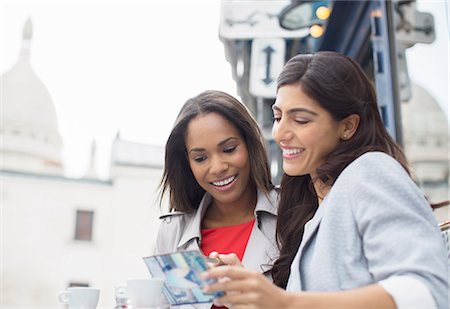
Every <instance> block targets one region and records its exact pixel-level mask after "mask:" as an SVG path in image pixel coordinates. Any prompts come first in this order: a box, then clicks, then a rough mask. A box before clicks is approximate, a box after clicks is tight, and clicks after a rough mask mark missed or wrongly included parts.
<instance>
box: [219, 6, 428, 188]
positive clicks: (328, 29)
mask: <svg viewBox="0 0 450 309" xmlns="http://www.w3.org/2000/svg"><path fill="white" fill-rule="evenodd" d="M319 8H320V9H323V8H325V9H328V10H329V11H330V12H331V14H330V15H329V16H326V18H318V17H319V14H318V13H319V11H318V9H319ZM230 21H231V22H230ZM316 26H318V27H319V28H320V29H319V30H321V31H322V30H323V33H321V32H320V31H319V35H317V34H316V35H314V33H313V32H312V30H313V29H312V28H313V27H316ZM219 36H220V38H221V40H222V42H223V44H224V47H225V54H226V59H227V60H228V61H229V62H230V64H231V66H232V72H233V78H234V80H235V81H236V84H237V88H238V94H239V95H240V96H241V98H242V100H243V102H244V103H245V104H246V105H247V106H248V107H249V109H250V110H251V111H252V112H253V113H254V114H255V116H256V119H257V120H258V123H259V124H260V126H261V128H262V130H263V132H264V135H265V138H266V140H267V144H268V149H269V158H270V160H271V162H272V174H273V178H274V182H275V183H278V181H279V177H280V176H281V174H282V168H281V156H280V153H279V150H278V147H276V145H274V142H273V140H272V137H271V127H272V111H271V105H272V104H273V102H274V99H275V89H276V88H275V87H276V84H275V83H276V76H277V75H278V73H279V71H280V70H281V68H282V65H283V64H284V63H285V62H286V61H287V60H289V59H290V58H291V57H293V56H294V55H296V54H299V53H312V52H316V51H320V50H332V51H337V52H340V53H343V54H346V55H348V56H350V57H352V58H353V59H355V60H356V61H357V62H358V63H359V64H360V65H361V66H362V68H363V69H364V71H365V72H366V73H367V75H368V76H369V77H370V78H371V79H372V80H373V82H374V84H375V87H376V91H377V96H378V102H379V107H380V112H381V115H382V117H383V121H384V123H385V125H386V128H387V129H388V131H389V133H390V134H391V135H392V136H393V138H394V139H395V140H396V141H397V142H398V143H399V144H400V145H402V143H403V140H402V130H401V121H400V120H401V112H400V103H401V101H407V100H408V99H409V97H410V86H409V78H408V72H407V65H406V61H405V56H404V52H405V49H406V48H408V47H411V46H413V45H414V44H415V43H419V42H420V43H431V42H433V40H434V21H433V16H432V15H431V14H428V13H422V12H418V11H417V10H416V3H415V0H367V1H351V0H329V1H322V0H321V1H312V0H292V1H279V0H277V1H258V0H255V1H242V2H241V1H233V0H229V1H223V2H222V11H221V26H220V29H219Z"/></svg>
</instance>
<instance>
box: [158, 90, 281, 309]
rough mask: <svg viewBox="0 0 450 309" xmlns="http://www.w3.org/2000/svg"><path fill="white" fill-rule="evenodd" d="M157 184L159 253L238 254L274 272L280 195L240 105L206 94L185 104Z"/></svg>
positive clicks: (257, 134)
mask: <svg viewBox="0 0 450 309" xmlns="http://www.w3.org/2000/svg"><path fill="white" fill-rule="evenodd" d="M160 188H161V190H160V193H161V204H162V203H163V198H164V196H165V194H166V193H168V195H169V207H170V213H168V214H166V215H163V216H162V217H161V219H162V222H161V225H160V230H159V233H158V237H157V245H156V254H167V253H173V252H175V251H184V250H192V249H198V250H200V251H201V252H203V254H204V255H206V256H208V255H210V254H211V252H219V253H233V254H236V255H237V257H238V259H239V260H240V261H242V264H243V265H245V267H247V268H248V269H252V270H254V271H255V272H258V273H263V274H265V275H268V274H270V270H271V268H272V264H273V262H274V260H276V259H277V258H278V249H277V246H276V241H275V227H276V217H277V193H276V191H275V189H274V186H273V185H272V182H271V176H270V170H269V163H268V159H267V155H266V149H265V144H264V139H263V138H262V135H261V132H260V129H259V127H258V125H257V123H256V121H255V120H254V119H253V117H252V116H251V114H250V113H249V111H248V110H247V109H246V107H245V106H244V105H243V104H242V103H240V102H239V101H238V100H236V99H235V98H234V97H232V96H230V95H228V94H226V93H224V92H220V91H205V92H202V93H201V94H199V95H197V96H195V97H193V98H191V99H189V100H188V101H187V102H186V103H185V104H184V106H183V107H182V108H181V111H180V113H179V115H178V117H177V120H176V122H175V125H174V127H173V129H172V132H171V134H170V136H169V138H168V140H167V143H166V157H165V167H164V172H163V177H162V180H161V186H160ZM211 305H212V304H211V303H209V304H197V305H195V307H197V308H211Z"/></svg>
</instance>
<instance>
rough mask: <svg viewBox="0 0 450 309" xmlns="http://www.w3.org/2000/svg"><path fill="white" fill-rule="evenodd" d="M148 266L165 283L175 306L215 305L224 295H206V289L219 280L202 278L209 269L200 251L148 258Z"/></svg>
mask: <svg viewBox="0 0 450 309" xmlns="http://www.w3.org/2000/svg"><path fill="white" fill-rule="evenodd" d="M144 262H145V264H146V265H147V267H148V269H149V271H150V273H151V275H152V277H157V278H163V279H165V282H164V288H163V293H164V296H165V297H166V299H167V301H168V302H169V303H170V304H171V305H181V304H195V303H205V302H212V301H213V299H214V298H216V297H220V296H222V295H223V292H214V293H204V292H203V287H204V286H205V285H207V284H212V283H214V282H215V280H213V279H202V278H201V277H200V274H201V273H202V272H204V271H205V270H207V269H208V265H207V261H206V257H205V256H204V255H203V254H202V253H201V252H200V251H198V250H194V251H184V252H175V253H171V254H164V255H154V256H149V257H144Z"/></svg>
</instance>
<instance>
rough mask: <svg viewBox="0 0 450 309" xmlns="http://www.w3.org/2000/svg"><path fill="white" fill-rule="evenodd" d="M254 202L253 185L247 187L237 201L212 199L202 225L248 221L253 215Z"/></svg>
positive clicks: (222, 224) (255, 197) (255, 194)
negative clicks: (227, 201) (228, 201)
mask: <svg viewBox="0 0 450 309" xmlns="http://www.w3.org/2000/svg"><path fill="white" fill-rule="evenodd" d="M256 202H257V193H256V189H255V188H253V187H252V188H249V189H248V190H247V192H246V193H245V194H244V195H243V196H242V197H241V198H240V199H239V200H238V201H234V202H230V203H223V202H220V201H218V200H213V202H212V203H211V205H209V206H208V209H207V210H206V214H205V216H204V217H203V227H204V228H211V227H223V226H230V225H237V224H242V223H245V222H248V221H250V220H252V219H254V217H255V216H254V210H255V207H256Z"/></svg>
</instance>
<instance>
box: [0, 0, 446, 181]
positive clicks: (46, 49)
mask: <svg viewBox="0 0 450 309" xmlns="http://www.w3.org/2000/svg"><path fill="white" fill-rule="evenodd" d="M422 2H423V3H419V9H420V10H423V11H429V12H434V13H436V14H437V15H436V16H435V23H436V30H437V38H438V39H437V40H436V41H435V43H433V44H430V45H424V44H417V45H416V46H414V47H413V48H411V49H409V50H408V53H407V57H408V61H409V64H408V68H409V72H410V77H411V79H412V80H413V81H415V82H417V83H418V84H420V85H421V86H423V87H425V88H427V89H428V90H429V91H430V92H431V93H432V94H433V95H434V96H435V98H436V99H437V100H438V102H439V104H440V105H441V106H442V108H443V110H444V111H445V112H446V114H447V115H448V105H449V92H448V91H449V87H448V84H449V75H448V74H449V69H448V68H449V64H448V61H449V60H448V58H449V56H448V55H449V52H448V51H449V46H448V44H449V43H448V37H449V35H448V26H447V20H446V16H445V6H444V0H436V1H434V0H423V1H422ZM0 17H1V18H0V39H1V42H0V43H1V50H0V56H1V57H0V58H1V59H0V72H1V73H5V72H6V71H8V70H9V69H10V68H11V67H12V66H13V65H14V63H15V62H16V60H17V57H18V54H19V51H20V46H21V42H22V29H23V26H24V24H25V22H26V20H27V18H31V20H32V23H33V39H32V45H31V64H32V66H33V68H34V70H35V72H36V74H37V75H38V76H39V77H40V79H41V80H42V81H43V83H44V84H45V85H46V86H47V88H48V90H49V92H50V94H51V97H52V99H53V103H54V105H55V108H56V112H57V116H58V124H59V130H60V134H61V136H62V138H63V143H64V148H63V159H64V165H65V169H66V175H67V176H69V177H80V176H82V175H83V174H84V172H85V171H86V169H87V167H88V164H89V156H90V145H91V143H92V141H93V140H95V142H96V145H97V156H96V164H97V168H98V174H99V176H100V177H103V178H106V177H107V176H108V167H109V155H110V153H109V151H110V147H111V142H112V140H113V139H114V138H115V136H116V134H117V132H120V136H121V138H123V139H125V140H129V141H135V142H140V143H148V144H156V145H164V143H165V141H166V139H167V137H168V135H169V132H170V129H171V127H172V125H173V122H174V121H175V117H176V115H177V113H178V111H179V109H180V107H181V105H182V104H183V103H184V102H185V101H186V100H187V99H188V98H190V97H192V96H194V95H196V94H198V93H200V92H201V91H203V90H206V89H218V90H222V91H225V92H228V93H230V94H232V95H234V96H237V94H236V91H237V90H236V85H235V82H234V81H233V79H232V77H231V66H230V64H229V63H228V62H227V61H226V59H225V53H224V47H223V44H222V42H221V41H220V40H219V31H218V29H219V28H218V27H219V17H220V1H218V0H203V1H199V0H184V1H183V0H179V1H175V0H161V1H156V0H152V1H144V0H142V1H136V0H116V1H110V0H85V1H84V0H77V1H75V0H72V1H69V0H54V1H42V0H34V1H22V0H2V1H1V2H0ZM445 38H446V39H445ZM424 59H427V61H424ZM449 118H450V117H449Z"/></svg>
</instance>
